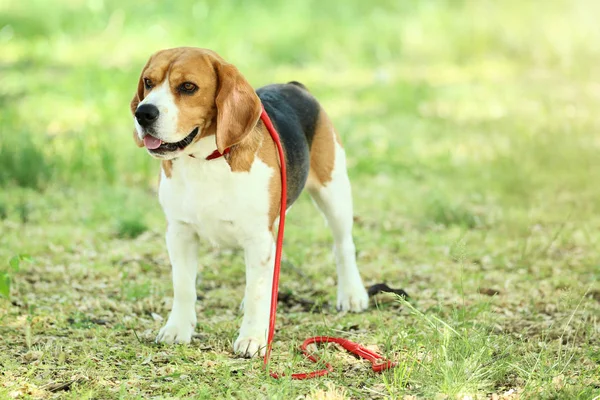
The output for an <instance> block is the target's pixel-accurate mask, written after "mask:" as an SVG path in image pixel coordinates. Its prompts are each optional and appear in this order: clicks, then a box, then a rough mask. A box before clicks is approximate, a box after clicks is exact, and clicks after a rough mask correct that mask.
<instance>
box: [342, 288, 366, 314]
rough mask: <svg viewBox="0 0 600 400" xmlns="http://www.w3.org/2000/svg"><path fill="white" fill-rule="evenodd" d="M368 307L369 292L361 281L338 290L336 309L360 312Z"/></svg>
mask: <svg viewBox="0 0 600 400" xmlns="http://www.w3.org/2000/svg"><path fill="white" fill-rule="evenodd" d="M367 308H369V294H368V293H367V290H366V289H365V288H364V286H363V285H362V283H361V284H360V285H354V287H351V288H347V287H346V288H340V289H339V290H338V298H337V309H338V311H351V312H361V311H364V310H366V309H367Z"/></svg>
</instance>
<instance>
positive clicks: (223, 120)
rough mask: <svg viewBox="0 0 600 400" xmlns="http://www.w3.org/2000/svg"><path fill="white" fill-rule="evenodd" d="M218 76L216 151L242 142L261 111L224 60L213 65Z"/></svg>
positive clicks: (249, 88) (252, 93) (237, 73)
mask: <svg viewBox="0 0 600 400" xmlns="http://www.w3.org/2000/svg"><path fill="white" fill-rule="evenodd" d="M215 70H216V72H217V77H218V80H219V82H218V86H217V96H216V99H215V103H216V105H217V133H216V142H217V150H219V152H220V153H223V152H224V151H225V149H226V148H228V147H231V146H233V145H234V144H237V143H239V142H241V141H242V140H243V139H244V138H245V137H246V136H247V135H248V134H249V133H250V132H251V131H252V129H254V127H255V126H256V123H257V122H258V119H259V118H260V114H261V111H262V107H261V103H260V99H259V98H258V95H257V94H256V92H255V91H254V89H253V88H252V86H250V84H249V83H248V81H246V79H245V78H244V77H243V76H242V74H241V73H240V71H238V70H237V68H236V67H234V66H233V65H231V64H228V63H225V62H223V61H218V62H216V63H215Z"/></svg>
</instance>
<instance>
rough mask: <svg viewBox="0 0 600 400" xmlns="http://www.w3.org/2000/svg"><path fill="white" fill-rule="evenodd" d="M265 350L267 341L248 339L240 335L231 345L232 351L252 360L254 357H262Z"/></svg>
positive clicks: (254, 338)
mask: <svg viewBox="0 0 600 400" xmlns="http://www.w3.org/2000/svg"><path fill="white" fill-rule="evenodd" d="M266 350H267V341H266V340H265V339H258V338H256V337H249V336H244V337H242V336H241V335H240V336H238V338H237V339H236V341H235V343H234V344H233V351H234V352H235V354H238V355H240V356H242V357H245V358H252V357H255V356H261V357H262V356H264V355H265V352H266Z"/></svg>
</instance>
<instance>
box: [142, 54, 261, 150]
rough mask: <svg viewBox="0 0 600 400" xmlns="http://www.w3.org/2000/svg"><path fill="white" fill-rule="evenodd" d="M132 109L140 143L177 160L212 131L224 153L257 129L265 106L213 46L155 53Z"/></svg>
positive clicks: (144, 73) (145, 69)
mask: <svg viewBox="0 0 600 400" xmlns="http://www.w3.org/2000/svg"><path fill="white" fill-rule="evenodd" d="M131 112H132V113H133V115H134V123H135V131H134V139H135V141H136V143H137V144H138V146H140V147H146V149H147V150H148V152H149V153H150V154H151V155H152V156H154V157H156V158H161V159H173V158H176V157H178V156H179V155H181V154H186V150H187V149H188V148H189V147H190V145H191V144H193V143H195V142H197V141H198V140H199V139H200V138H202V137H206V136H208V135H211V134H212V133H214V134H215V136H216V137H215V141H216V147H217V149H218V150H219V151H220V152H221V153H223V151H224V150H225V149H226V148H228V147H231V146H233V145H235V144H237V143H239V142H240V141H242V140H243V139H244V137H245V136H246V135H248V134H249V133H250V131H251V130H252V129H253V128H254V126H255V125H256V123H257V121H258V119H259V117H260V113H261V105H260V100H259V98H258V96H257V95H256V93H255V91H254V89H253V88H252V87H251V86H250V84H249V83H248V82H247V81H246V79H244V77H243V76H242V75H241V74H240V72H239V71H238V70H237V68H235V67H234V66H233V65H231V64H228V63H227V62H225V61H224V60H223V59H222V58H221V57H219V55H217V54H216V53H214V52H212V51H210V50H205V49H197V48H190V47H180V48H175V49H168V50H162V51H159V52H158V53H156V54H154V55H153V56H152V57H150V59H149V60H148V62H147V63H146V66H145V67H144V69H143V70H142V74H141V75H140V79H139V82H138V86H137V91H136V93H135V95H134V96H133V100H131ZM188 151H189V150H188Z"/></svg>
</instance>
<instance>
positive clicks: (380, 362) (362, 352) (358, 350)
mask: <svg viewBox="0 0 600 400" xmlns="http://www.w3.org/2000/svg"><path fill="white" fill-rule="evenodd" d="M260 119H261V120H262V122H263V123H264V124H265V126H266V127H267V130H268V131H269V134H270V135H271V138H272V139H273V141H274V142H275V145H276V146H277V152H278V153H279V164H280V168H281V209H280V212H279V229H278V231H277V242H276V243H277V244H276V247H275V268H274V270H273V287H272V289H271V311H270V314H269V334H268V336H267V349H266V352H265V358H264V360H263V361H264V366H265V368H266V369H267V371H268V370H269V359H270V357H271V348H272V346H273V336H274V334H275V317H276V314H277V295H278V293H279V270H280V269H281V252H282V249H283V230H284V227H285V211H286V205H287V179H286V177H287V175H286V168H285V155H284V153H283V147H282V146H281V142H280V140H279V135H278V134H277V130H276V129H275V127H274V126H273V123H272V122H271V119H270V118H269V115H268V114H267V112H266V111H265V108H264V106H263V107H262V113H261V114H260ZM228 150H229V149H226V150H225V153H227V152H228ZM220 156H222V154H220V153H219V152H218V151H217V150H215V152H213V153H212V154H210V155H209V156H208V157H207V158H206V159H207V160H212V159H214V158H217V157H220ZM312 343H337V344H339V345H340V346H342V347H343V348H344V349H346V350H348V351H349V352H350V353H353V354H354V355H356V356H358V357H360V358H364V359H366V360H369V361H370V362H371V364H372V366H373V371H375V372H381V371H384V370H386V369H389V368H393V367H394V366H396V363H393V362H391V361H389V360H386V359H385V358H384V357H382V356H380V355H379V354H377V353H375V352H373V351H371V350H369V349H367V348H365V347H363V346H361V345H360V344H358V343H354V342H352V341H350V340H347V339H342V338H335V337H329V336H315V337H311V338H308V339H306V340H305V341H304V343H302V346H300V350H302V353H303V354H304V356H305V357H306V358H308V359H309V360H311V361H312V362H315V363H316V362H318V361H319V359H318V358H317V357H316V356H315V355H313V354H311V353H309V351H308V350H307V347H308V346H309V345H310V344H312ZM331 371H333V367H332V366H331V364H329V363H326V364H325V368H323V369H320V370H317V371H313V372H302V373H297V374H292V375H291V377H292V379H298V380H301V379H311V378H316V377H317V376H324V375H327V374H328V373H330V372H331ZM269 374H270V375H271V376H272V377H273V378H275V379H279V378H281V377H283V376H285V375H283V374H278V373H276V372H270V371H269Z"/></svg>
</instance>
